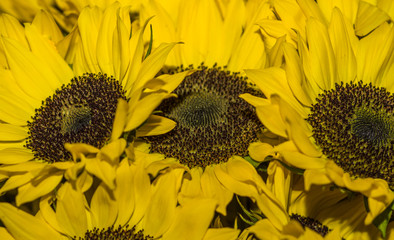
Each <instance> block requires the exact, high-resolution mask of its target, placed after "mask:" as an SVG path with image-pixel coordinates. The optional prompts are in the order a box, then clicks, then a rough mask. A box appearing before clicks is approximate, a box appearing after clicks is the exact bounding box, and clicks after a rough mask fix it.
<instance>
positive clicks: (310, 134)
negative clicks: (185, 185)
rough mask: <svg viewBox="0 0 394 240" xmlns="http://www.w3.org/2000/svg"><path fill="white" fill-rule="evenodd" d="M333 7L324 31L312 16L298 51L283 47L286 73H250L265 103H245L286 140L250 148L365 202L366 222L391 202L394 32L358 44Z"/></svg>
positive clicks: (382, 29)
mask: <svg viewBox="0 0 394 240" xmlns="http://www.w3.org/2000/svg"><path fill="white" fill-rule="evenodd" d="M349 25H350V22H349V21H347V20H346V19H345V18H344V17H343V15H342V13H341V11H340V10H339V9H338V8H335V9H334V10H333V12H332V17H331V23H330V25H329V27H326V26H325V25H324V24H323V23H321V22H320V21H318V20H317V19H315V18H310V19H309V20H308V21H307V25H306V33H307V35H306V37H307V38H306V40H307V41H306V42H304V41H303V40H301V39H300V41H299V44H298V52H299V55H298V53H297V51H296V49H295V48H294V47H293V46H291V45H290V44H287V43H285V44H283V49H284V56H285V61H286V65H285V66H284V69H281V68H269V69H266V70H247V71H246V73H247V76H248V77H249V78H250V79H251V80H252V81H253V82H255V83H256V84H257V85H258V86H259V88H260V89H261V90H262V91H263V92H264V94H265V95H266V96H267V97H268V99H262V98H258V97H254V96H251V95H248V94H245V95H243V96H242V97H243V98H244V99H245V100H247V101H248V102H249V103H250V104H252V105H254V106H256V111H257V114H258V116H259V118H260V120H261V121H262V123H263V124H264V125H265V126H266V127H267V128H268V129H270V130H271V131H272V132H273V133H275V134H277V135H279V136H281V137H284V138H286V139H288V141H287V142H284V143H282V144H280V145H278V146H276V147H275V148H274V149H273V150H268V148H267V146H266V144H264V143H260V144H258V143H257V144H255V145H253V146H252V147H251V149H250V155H251V156H252V158H254V159H258V160H260V161H262V160H264V158H265V156H266V155H267V150H268V152H270V154H272V155H276V156H277V157H278V158H280V159H282V160H283V161H285V162H287V163H288V164H290V165H291V166H295V167H297V168H301V169H305V170H306V171H305V173H304V177H305V186H306V189H307V190H308V189H310V187H311V185H313V184H319V185H322V184H330V183H335V184H336V185H337V186H339V187H342V188H346V189H349V190H351V191H354V192H360V193H362V194H363V195H364V196H365V197H367V198H368V211H369V212H368V215H367V217H366V218H365V224H367V225H368V224H371V223H372V221H373V220H374V219H375V218H376V217H377V216H378V215H379V214H380V213H382V212H383V211H384V210H385V209H387V208H388V207H389V205H390V204H392V202H393V199H394V194H393V190H394V180H393V178H392V176H393V157H394V155H393V154H394V152H393V148H392V146H393V141H394V127H393V123H394V117H393V109H394V96H393V91H394V84H393V83H394V82H393V81H392V79H391V78H392V76H393V70H394V67H393V66H394V64H393V63H394V58H393V56H394V55H393V50H394V45H393V43H394V41H393V38H394V29H393V26H392V24H388V23H383V24H382V25H380V26H379V27H378V28H377V29H376V30H374V31H373V32H371V33H370V34H369V35H368V36H365V37H363V38H361V39H358V38H357V37H356V35H355V34H354V31H352V28H350V27H349Z"/></svg>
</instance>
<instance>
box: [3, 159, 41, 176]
mask: <svg viewBox="0 0 394 240" xmlns="http://www.w3.org/2000/svg"><path fill="white" fill-rule="evenodd" d="M45 166H46V164H45V163H41V162H36V161H29V162H22V163H19V164H13V165H3V166H0V170H1V171H4V172H10V173H14V172H22V173H23V172H29V171H36V170H39V169H42V168H44V167H45Z"/></svg>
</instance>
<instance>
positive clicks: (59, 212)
mask: <svg viewBox="0 0 394 240" xmlns="http://www.w3.org/2000/svg"><path fill="white" fill-rule="evenodd" d="M57 198H58V200H57V205H56V206H57V207H56V219H57V221H58V223H59V225H60V226H62V228H63V229H64V231H65V232H66V234H67V235H68V236H70V237H74V236H77V237H79V236H80V237H82V236H84V235H85V232H86V231H87V229H88V223H87V217H86V214H85V205H84V203H85V199H84V196H83V194H82V192H81V191H80V190H76V189H74V188H73V187H72V186H71V184H70V183H67V182H66V183H65V184H64V185H63V186H62V188H61V189H60V190H59V194H58V197H57Z"/></svg>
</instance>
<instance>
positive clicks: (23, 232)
mask: <svg viewBox="0 0 394 240" xmlns="http://www.w3.org/2000/svg"><path fill="white" fill-rule="evenodd" d="M116 171H117V172H116V187H115V188H114V189H112V190H110V189H108V188H107V187H106V185H105V184H103V183H101V184H99V185H98V187H97V188H96V189H94V192H92V194H90V195H92V196H91V198H89V197H87V196H89V194H84V193H83V190H82V189H81V188H80V184H79V182H80V181H79V179H77V181H76V182H66V183H64V184H63V185H62V187H61V188H60V189H59V191H58V192H57V194H56V196H55V197H53V196H51V195H46V196H44V197H42V198H41V200H40V210H39V212H38V213H37V214H36V215H35V216H33V215H30V214H28V213H26V212H24V211H22V210H20V209H17V208H15V207H14V206H12V205H11V204H9V203H0V219H1V221H2V222H3V223H4V226H5V228H2V231H0V236H1V239H16V240H19V239H20V240H22V239H23V240H28V239H29V240H33V239H34V240H38V239H54V240H55V239H86V240H87V239H108V240H110V239H114V240H115V239H116V240H121V239H196V240H197V239H206V240H209V239H223V240H224V239H236V237H237V235H238V232H239V231H238V230H234V229H210V228H209V224H210V222H211V219H212V217H213V215H214V211H215V207H216V202H215V200H213V199H202V198H200V199H191V200H190V201H188V202H187V203H185V204H183V205H179V204H177V200H176V199H177V195H178V192H179V188H180V182H179V181H178V179H179V176H180V175H183V172H184V171H185V170H184V169H183V168H178V169H172V170H170V171H167V172H165V173H163V174H161V175H160V176H158V177H157V178H155V179H154V181H153V182H151V181H150V177H149V175H148V172H147V171H146V170H145V168H144V166H143V165H142V164H141V161H139V160H138V159H134V160H133V161H129V160H128V159H127V158H124V159H123V160H122V161H121V163H120V164H119V167H118V168H117V170H116ZM191 226H193V227H191ZM7 237H8V238H7Z"/></svg>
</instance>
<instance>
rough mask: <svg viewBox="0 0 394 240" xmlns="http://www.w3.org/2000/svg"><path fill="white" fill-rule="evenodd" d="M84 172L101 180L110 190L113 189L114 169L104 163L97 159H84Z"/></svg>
mask: <svg viewBox="0 0 394 240" xmlns="http://www.w3.org/2000/svg"><path fill="white" fill-rule="evenodd" d="M82 158H83V159H85V161H86V171H88V172H89V173H91V174H93V175H95V176H96V177H98V178H99V179H101V180H102V181H103V182H104V183H105V184H107V186H108V187H109V188H110V189H114V188H115V169H114V167H113V166H111V165H110V164H109V163H108V162H106V161H101V160H100V159H97V158H85V157H84V156H82Z"/></svg>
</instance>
